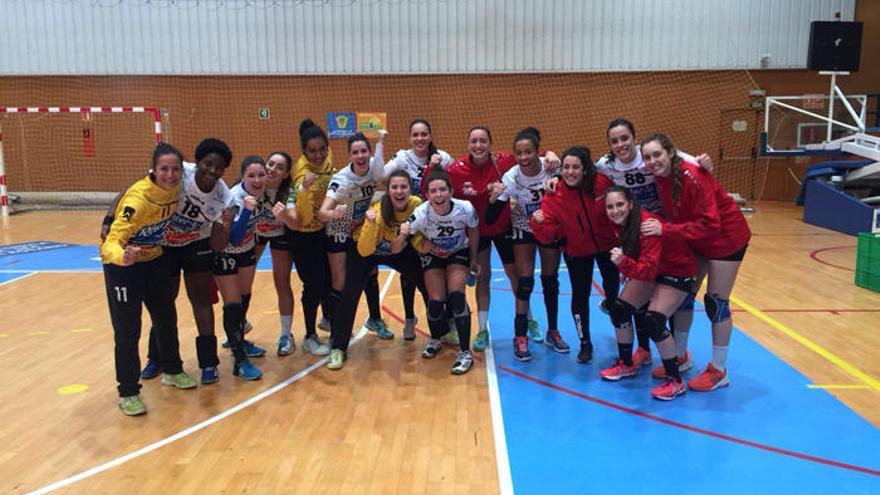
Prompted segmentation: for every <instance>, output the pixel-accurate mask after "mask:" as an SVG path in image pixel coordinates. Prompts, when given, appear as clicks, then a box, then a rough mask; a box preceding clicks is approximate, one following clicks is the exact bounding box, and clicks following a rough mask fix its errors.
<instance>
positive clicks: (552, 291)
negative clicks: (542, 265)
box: [541, 275, 559, 296]
mask: <svg viewBox="0 0 880 495" xmlns="http://www.w3.org/2000/svg"><path fill="white" fill-rule="evenodd" d="M541 287H542V288H543V290H544V295H548V296H558V295H559V278H558V277H557V276H556V275H541Z"/></svg>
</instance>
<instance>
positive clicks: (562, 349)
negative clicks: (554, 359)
mask: <svg viewBox="0 0 880 495" xmlns="http://www.w3.org/2000/svg"><path fill="white" fill-rule="evenodd" d="M544 343H545V344H546V345H547V347H549V348H551V349H553V350H554V351H556V352H559V353H562V354H568V353H569V351H571V348H570V347H569V346H568V344H566V343H565V341H564V340H562V335H559V330H556V329H555V328H551V329H550V330H547V339H546V340H544Z"/></svg>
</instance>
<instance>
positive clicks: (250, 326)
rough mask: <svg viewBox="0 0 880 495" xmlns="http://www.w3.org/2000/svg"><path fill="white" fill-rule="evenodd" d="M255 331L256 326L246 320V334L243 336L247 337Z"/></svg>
mask: <svg viewBox="0 0 880 495" xmlns="http://www.w3.org/2000/svg"><path fill="white" fill-rule="evenodd" d="M253 329H254V324H253V323H251V322H250V321H248V320H244V333H243V335H247V334H249V333H251V330H253Z"/></svg>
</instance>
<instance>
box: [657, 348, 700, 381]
mask: <svg viewBox="0 0 880 495" xmlns="http://www.w3.org/2000/svg"><path fill="white" fill-rule="evenodd" d="M675 362H676V363H678V372H679V373H685V372H686V371H690V369H691V368H693V367H694V362H693V361H692V360H691V353H690V352H688V353H687V354H685V356H684V357H681V356H677V357H676V358H675ZM651 376H653V377H654V378H657V379H658V380H665V379H666V370H665V369H664V368H663V366H662V365H660V366H657V367H656V368H654V369H653V370H652V371H651Z"/></svg>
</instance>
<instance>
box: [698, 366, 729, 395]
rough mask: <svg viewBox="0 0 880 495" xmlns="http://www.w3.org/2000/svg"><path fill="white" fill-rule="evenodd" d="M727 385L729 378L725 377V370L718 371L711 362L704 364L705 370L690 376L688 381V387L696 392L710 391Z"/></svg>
mask: <svg viewBox="0 0 880 495" xmlns="http://www.w3.org/2000/svg"><path fill="white" fill-rule="evenodd" d="M728 385H730V380H728V379H727V370H724V371H719V370H718V368H716V367H715V366H713V365H712V363H709V366H706V370H705V371H703V372H702V373H700V374H699V375H697V376H695V377H693V378H691V379H690V381H689V382H688V388H689V389H691V390H696V391H697V392H711V391H712V390H715V389H716V388H720V387H726V386H728Z"/></svg>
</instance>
